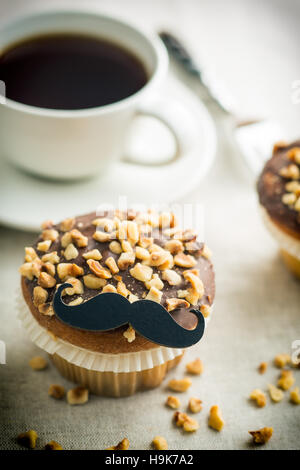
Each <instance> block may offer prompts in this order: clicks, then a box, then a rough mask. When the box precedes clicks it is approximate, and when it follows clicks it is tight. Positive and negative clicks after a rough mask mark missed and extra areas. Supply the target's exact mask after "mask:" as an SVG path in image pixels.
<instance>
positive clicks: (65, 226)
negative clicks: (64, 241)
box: [60, 217, 75, 232]
mask: <svg viewBox="0 0 300 470" xmlns="http://www.w3.org/2000/svg"><path fill="white" fill-rule="evenodd" d="M74 225H75V219H74V218H73V217H72V218H71V217H69V218H68V219H65V220H63V221H62V223H61V224H60V230H61V231H62V232H69V231H70V230H72V228H73V227H74Z"/></svg>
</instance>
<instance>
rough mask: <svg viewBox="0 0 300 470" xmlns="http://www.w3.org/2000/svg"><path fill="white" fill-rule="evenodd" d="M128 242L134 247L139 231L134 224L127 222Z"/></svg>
mask: <svg viewBox="0 0 300 470" xmlns="http://www.w3.org/2000/svg"><path fill="white" fill-rule="evenodd" d="M127 234H128V240H129V242H130V243H131V244H132V245H135V244H136V243H137V242H138V240H139V237H140V234H139V229H138V226H137V223H136V222H133V221H131V220H129V221H128V222H127Z"/></svg>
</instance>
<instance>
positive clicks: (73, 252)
mask: <svg viewBox="0 0 300 470" xmlns="http://www.w3.org/2000/svg"><path fill="white" fill-rule="evenodd" d="M78 254H79V253H78V250H77V248H76V247H75V246H74V245H73V243H70V244H69V245H68V246H67V248H66V249H65V252H64V257H65V258H66V260H68V261H69V260H70V259H74V258H77V256H78Z"/></svg>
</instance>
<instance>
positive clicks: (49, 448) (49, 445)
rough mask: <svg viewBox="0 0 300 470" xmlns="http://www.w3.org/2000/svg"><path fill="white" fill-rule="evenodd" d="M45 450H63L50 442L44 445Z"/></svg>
mask: <svg viewBox="0 0 300 470" xmlns="http://www.w3.org/2000/svg"><path fill="white" fill-rule="evenodd" d="M45 450H63V448H62V446H61V445H60V444H59V443H58V442H56V441H50V442H48V443H47V444H46V445H45Z"/></svg>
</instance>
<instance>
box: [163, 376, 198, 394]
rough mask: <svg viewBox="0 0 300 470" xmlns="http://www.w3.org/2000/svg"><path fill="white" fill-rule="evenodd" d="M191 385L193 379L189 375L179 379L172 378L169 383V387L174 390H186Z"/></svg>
mask: <svg viewBox="0 0 300 470" xmlns="http://www.w3.org/2000/svg"><path fill="white" fill-rule="evenodd" d="M191 385H192V381H191V379H189V378H188V377H184V378H183V379H179V380H176V379H172V380H170V381H169V383H168V387H169V388H170V389H171V390H173V391H174V392H186V391H187V389H188V388H190V386H191Z"/></svg>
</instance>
